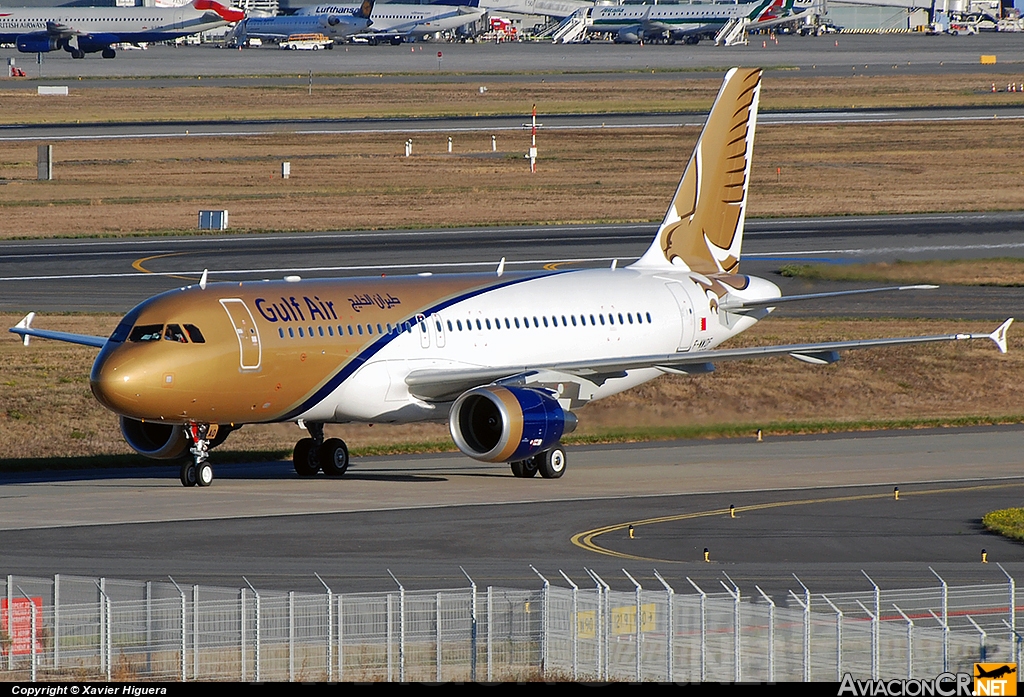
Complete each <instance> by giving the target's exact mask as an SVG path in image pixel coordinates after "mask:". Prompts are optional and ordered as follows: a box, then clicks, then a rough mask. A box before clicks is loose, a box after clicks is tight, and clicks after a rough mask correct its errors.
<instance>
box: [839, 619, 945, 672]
mask: <svg viewBox="0 0 1024 697" xmlns="http://www.w3.org/2000/svg"><path fill="white" fill-rule="evenodd" d="M857 604H858V605H860V609H861V610H863V611H864V613H865V614H866V615H867V616H868V617H870V618H871V679H872V680H878V643H877V642H876V641H875V637H876V636H877V635H876V634H875V625H877V624H878V615H877V614H874V613H872V612H871V610H868V609H867V608H866V607H864V603H862V602H861V601H859V600H858V601H857ZM929 612H930V611H929ZM933 614H934V613H933Z"/></svg>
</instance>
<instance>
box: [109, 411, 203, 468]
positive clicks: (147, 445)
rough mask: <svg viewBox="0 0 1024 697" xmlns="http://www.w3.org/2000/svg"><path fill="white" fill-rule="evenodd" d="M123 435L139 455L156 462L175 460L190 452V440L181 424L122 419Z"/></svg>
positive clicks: (125, 417) (123, 417) (124, 417)
mask: <svg viewBox="0 0 1024 697" xmlns="http://www.w3.org/2000/svg"><path fill="white" fill-rule="evenodd" d="M121 434H122V435H124V439H125V442H127V443H128V445H130V446H131V447H132V449H133V450H135V452H137V453H138V454H139V455H145V456H146V457H150V458H153V459H154V460H174V459H177V458H179V457H181V456H182V455H184V454H185V453H186V452H187V451H188V447H189V440H188V436H186V435H185V429H184V427H183V426H181V425H179V424H165V423H160V422H159V421H139V420H138V419H129V418H128V417H127V416H122V417H121Z"/></svg>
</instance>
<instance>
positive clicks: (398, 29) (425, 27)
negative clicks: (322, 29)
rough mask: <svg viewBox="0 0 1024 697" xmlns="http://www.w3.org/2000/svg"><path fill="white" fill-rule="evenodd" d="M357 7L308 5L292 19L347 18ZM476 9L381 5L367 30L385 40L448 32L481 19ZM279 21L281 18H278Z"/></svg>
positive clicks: (479, 12) (479, 10) (479, 11)
mask: <svg viewBox="0 0 1024 697" xmlns="http://www.w3.org/2000/svg"><path fill="white" fill-rule="evenodd" d="M356 9H358V6H357V5H331V4H327V5H310V6H308V7H304V8H302V9H301V10H299V11H298V12H297V13H296V14H295V15H293V16H294V17H296V18H297V17H303V16H309V15H319V16H341V17H344V16H347V15H351V14H352V13H353V12H354V11H355V10H356ZM483 13H484V10H482V9H480V8H479V7H468V6H453V5H404V4H399V3H381V4H378V5H375V6H374V8H373V13H372V14H371V15H370V20H371V26H370V28H369V31H370V32H372V33H375V34H381V35H385V36H388V37H391V36H396V37H397V36H402V37H420V36H425V35H426V34H433V33H435V32H439V31H451V30H454V29H458V28H459V27H462V26H465V25H467V24H469V23H471V22H475V21H476V20H478V19H480V17H482V16H483ZM278 19H280V18H278Z"/></svg>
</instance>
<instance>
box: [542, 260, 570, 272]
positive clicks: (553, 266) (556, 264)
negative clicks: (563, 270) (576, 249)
mask: <svg viewBox="0 0 1024 697" xmlns="http://www.w3.org/2000/svg"><path fill="white" fill-rule="evenodd" d="M575 263H576V262H574V261H553V262H551V263H550V264H544V266H543V268H544V270H545V271H558V269H559V267H562V266H565V265H566V264H575Z"/></svg>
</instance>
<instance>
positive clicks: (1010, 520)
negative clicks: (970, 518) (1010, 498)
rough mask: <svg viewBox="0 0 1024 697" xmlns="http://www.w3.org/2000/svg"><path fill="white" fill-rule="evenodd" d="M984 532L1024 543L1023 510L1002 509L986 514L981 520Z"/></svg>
mask: <svg viewBox="0 0 1024 697" xmlns="http://www.w3.org/2000/svg"><path fill="white" fill-rule="evenodd" d="M981 522H982V525H984V526H985V529H986V530H991V531H992V532H996V533H999V534H1000V535H1002V536H1003V537H1009V538H1010V539H1011V540H1019V541H1021V542H1024V508H1004V509H1002V510H999V511H992V512H991V513H986V514H985V517H984V518H982V519H981Z"/></svg>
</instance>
